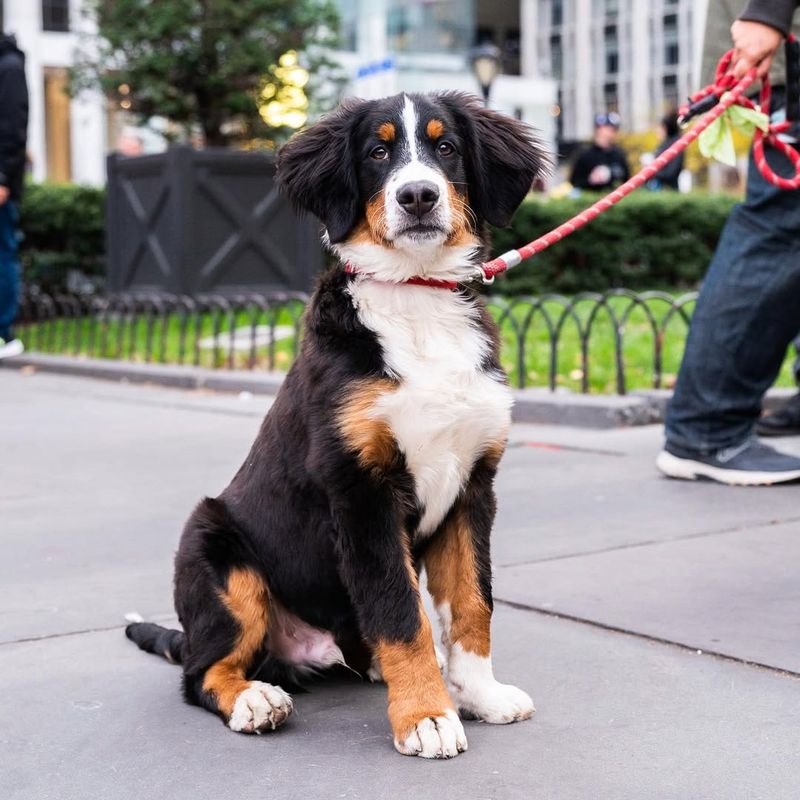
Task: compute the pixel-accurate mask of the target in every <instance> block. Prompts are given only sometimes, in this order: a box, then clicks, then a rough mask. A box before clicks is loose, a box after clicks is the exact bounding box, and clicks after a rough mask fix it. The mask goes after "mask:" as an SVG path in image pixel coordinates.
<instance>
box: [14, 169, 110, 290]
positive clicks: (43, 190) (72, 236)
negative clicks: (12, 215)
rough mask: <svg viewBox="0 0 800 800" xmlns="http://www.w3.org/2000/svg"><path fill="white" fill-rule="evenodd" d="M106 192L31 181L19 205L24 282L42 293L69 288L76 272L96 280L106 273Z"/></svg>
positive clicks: (99, 281)
mask: <svg viewBox="0 0 800 800" xmlns="http://www.w3.org/2000/svg"><path fill="white" fill-rule="evenodd" d="M104 207H105V192H104V191H103V190H102V189H95V188H92V187H89V186H75V185H71V184H46V183H41V184H30V185H28V186H27V187H26V189H25V194H24V195H23V198H22V205H21V207H20V226H21V229H22V234H23V238H22V242H21V244H20V258H21V261H22V270H23V277H24V280H25V283H26V284H27V285H28V286H38V287H40V288H41V289H42V290H43V291H46V292H62V291H65V290H67V289H69V288H75V287H74V286H70V285H69V276H70V273H71V272H72V271H78V272H80V273H82V274H83V275H84V276H87V277H89V278H91V279H95V280H96V282H97V283H98V284H99V283H101V282H102V279H103V276H104V275H105V240H104V237H105V210H104Z"/></svg>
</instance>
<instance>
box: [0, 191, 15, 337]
mask: <svg viewBox="0 0 800 800" xmlns="http://www.w3.org/2000/svg"><path fill="white" fill-rule="evenodd" d="M18 221H19V220H18V215H17V206H16V204H15V203H13V202H12V201H11V200H8V201H6V202H5V203H3V205H1V206H0V339H5V340H6V341H8V340H9V339H12V338H13V335H12V332H11V324H12V323H13V322H14V318H15V317H16V316H17V305H18V303H19V282H20V279H19V275H20V267H19V250H18V238H17V222H18Z"/></svg>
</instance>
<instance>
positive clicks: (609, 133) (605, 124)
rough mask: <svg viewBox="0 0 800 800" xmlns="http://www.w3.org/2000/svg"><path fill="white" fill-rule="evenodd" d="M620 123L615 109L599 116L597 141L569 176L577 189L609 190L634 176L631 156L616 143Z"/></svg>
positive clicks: (596, 122)
mask: <svg viewBox="0 0 800 800" xmlns="http://www.w3.org/2000/svg"><path fill="white" fill-rule="evenodd" d="M619 124H620V119H619V115H617V114H615V113H613V112H611V113H608V114H598V115H597V116H596V117H595V119H594V141H593V142H592V144H590V145H589V146H588V147H587V148H586V149H585V150H583V151H582V152H581V154H580V155H579V156H578V158H577V160H576V161H575V164H574V166H573V167H572V174H571V175H570V178H569V182H570V183H571V184H572V185H573V186H574V187H575V188H576V189H587V190H589V191H592V192H602V191H607V190H608V189H612V188H613V187H615V186H619V184H621V183H625V181H626V180H628V178H629V177H630V171H629V169H628V159H627V158H626V157H625V152H624V151H623V150H622V148H620V147H619V146H618V145H617V143H616V141H617V134H618V133H619Z"/></svg>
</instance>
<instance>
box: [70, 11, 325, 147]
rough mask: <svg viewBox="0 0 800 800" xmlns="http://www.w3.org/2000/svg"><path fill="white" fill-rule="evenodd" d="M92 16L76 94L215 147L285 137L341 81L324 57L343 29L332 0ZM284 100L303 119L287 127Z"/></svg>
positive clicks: (290, 120)
mask: <svg viewBox="0 0 800 800" xmlns="http://www.w3.org/2000/svg"><path fill="white" fill-rule="evenodd" d="M86 14H87V15H88V18H89V22H90V25H89V26H87V28H88V29H91V28H92V27H95V28H96V30H97V34H96V35H89V34H85V35H84V36H83V37H82V39H81V44H80V46H79V52H78V57H77V59H76V66H75V67H74V68H73V69H72V71H71V81H70V88H71V91H72V93H73V94H74V93H77V92H80V91H82V90H83V89H87V88H98V87H99V88H101V89H102V90H103V91H104V92H105V93H106V94H107V95H108V96H109V97H114V98H116V99H117V100H118V101H119V102H120V104H121V105H122V107H123V108H125V109H127V110H130V112H132V113H133V114H135V115H136V116H137V117H138V118H139V119H140V120H142V121H147V120H149V119H151V118H153V117H156V116H160V117H164V118H166V119H167V120H169V121H170V122H172V123H173V124H174V125H177V126H179V127H180V128H181V129H182V130H183V131H184V132H185V133H187V134H188V133H190V132H191V131H193V130H197V129H199V130H202V133H203V136H204V139H205V143H206V144H207V145H210V146H225V145H228V144H229V143H230V142H231V141H232V140H233V139H247V138H252V137H255V136H265V135H266V136H267V137H268V138H272V139H273V140H274V139H280V138H283V136H285V135H286V134H287V132H289V129H290V128H295V127H299V126H300V125H302V124H303V123H304V122H305V117H306V115H307V114H308V111H309V104H311V108H312V109H313V104H314V102H315V100H316V102H317V104H318V105H323V106H324V105H325V104H326V101H329V98H327V97H326V96H325V90H326V89H328V90H330V87H331V85H332V84H331V81H334V82H335V80H336V70H335V68H334V66H333V64H332V62H330V61H329V60H328V59H327V58H326V57H325V55H324V52H323V50H324V48H325V47H330V46H331V45H333V44H335V42H336V32H337V30H338V16H337V13H336V11H335V8H334V6H333V5H332V3H331V2H330V0H89V2H87V4H86ZM309 77H310V79H309ZM328 93H329V94H330V91H329V92H328ZM280 102H286V103H288V104H289V106H290V109H289V110H290V111H293V112H294V113H289V114H287V115H285V120H284V119H282V118H281V115H280V114H276V113H275V111H276V103H280ZM267 106H271V111H272V113H264V110H265V109H266V107H267ZM319 110H324V108H321V109H319ZM262 114H263V116H262ZM298 123H299V124H298Z"/></svg>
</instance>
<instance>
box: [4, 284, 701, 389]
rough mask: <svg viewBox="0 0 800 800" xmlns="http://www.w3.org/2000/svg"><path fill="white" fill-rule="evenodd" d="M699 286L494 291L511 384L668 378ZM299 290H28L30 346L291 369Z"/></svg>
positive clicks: (594, 384)
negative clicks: (685, 290) (193, 293)
mask: <svg viewBox="0 0 800 800" xmlns="http://www.w3.org/2000/svg"><path fill="white" fill-rule="evenodd" d="M695 299H696V294H695V293H689V294H684V295H681V296H674V295H671V294H669V293H666V292H644V293H635V292H631V291H628V290H625V289H615V290H612V291H609V292H606V293H603V294H593V293H586V294H579V295H575V296H574V297H566V296H562V295H541V296H537V297H519V298H508V299H507V298H503V297H489V298H488V300H487V302H488V307H489V310H490V311H491V313H492V315H493V316H494V318H495V320H496V321H497V324H498V326H499V328H500V332H501V336H502V345H503V347H502V354H503V365H504V367H505V368H506V370H507V371H508V373H509V377H510V379H511V382H512V384H513V385H514V386H517V387H519V388H525V387H530V386H543V387H548V388H549V389H551V390H553V391H555V390H557V389H559V388H561V387H564V388H568V389H572V390H575V391H580V392H590V391H599V392H606V393H616V394H625V393H626V392H627V391H629V390H631V389H643V388H662V387H665V386H669V385H670V384H671V381H672V379H673V376H674V373H675V372H676V371H677V367H678V364H679V363H680V357H681V355H682V352H683V345H684V341H685V338H686V331H687V329H688V324H689V320H690V317H691V313H690V312H691V309H692V307H693V304H694V301H695ZM307 300H308V296H307V295H305V294H304V293H301V292H284V293H273V294H269V295H265V294H254V293H249V294H240V295H234V296H222V295H207V296H198V297H194V298H191V297H188V296H165V295H163V294H124V295H112V296H108V297H79V296H73V295H58V296H49V295H45V294H31V295H28V296H26V297H25V298H24V300H23V303H22V307H21V315H20V322H19V329H20V333H21V336H22V337H24V339H25V344H26V347H27V348H28V350H30V351H38V352H44V353H59V354H63V355H70V356H75V357H93V358H113V359H122V360H130V361H138V362H145V363H166V364H179V365H194V366H205V367H212V368H220V369H250V370H255V369H269V370H286V369H288V367H289V366H290V364H291V362H292V360H293V359H294V357H295V356H296V355H297V351H298V346H299V343H300V340H301V337H302V318H303V310H304V308H305V304H306V302H307Z"/></svg>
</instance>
